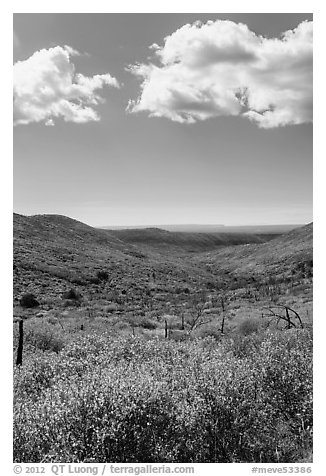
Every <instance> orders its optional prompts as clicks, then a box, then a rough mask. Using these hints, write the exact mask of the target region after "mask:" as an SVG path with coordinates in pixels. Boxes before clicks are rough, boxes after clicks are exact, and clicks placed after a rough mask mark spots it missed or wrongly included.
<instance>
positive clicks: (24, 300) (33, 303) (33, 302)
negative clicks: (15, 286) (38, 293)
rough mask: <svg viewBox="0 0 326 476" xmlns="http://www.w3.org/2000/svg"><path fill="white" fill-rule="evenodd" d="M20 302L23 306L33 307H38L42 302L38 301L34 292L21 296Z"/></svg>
mask: <svg viewBox="0 0 326 476" xmlns="http://www.w3.org/2000/svg"><path fill="white" fill-rule="evenodd" d="M19 304H20V305H21V306H22V307H26V308H33V307H37V306H39V305H40V303H39V302H38V301H37V299H36V297H35V296H34V294H31V293H27V294H24V295H23V296H22V297H21V299H20V301H19Z"/></svg>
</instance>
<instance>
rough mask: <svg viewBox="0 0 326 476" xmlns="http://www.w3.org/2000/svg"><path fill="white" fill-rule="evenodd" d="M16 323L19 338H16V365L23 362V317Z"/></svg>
mask: <svg viewBox="0 0 326 476" xmlns="http://www.w3.org/2000/svg"><path fill="white" fill-rule="evenodd" d="M18 325H19V340H18V349H17V359H16V365H22V364H23V343H24V321H23V319H21V320H20V321H19V323H18Z"/></svg>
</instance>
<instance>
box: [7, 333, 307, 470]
mask: <svg viewBox="0 0 326 476" xmlns="http://www.w3.org/2000/svg"><path fill="white" fill-rule="evenodd" d="M244 340H248V342H249V340H250V341H251V345H250V346H249V345H248V346H247V348H246V349H247V351H246V355H245V356H244V357H240V356H237V355H236V345H237V344H236V343H235V341H232V340H229V339H228V340H223V341H222V342H221V343H217V342H216V341H214V339H211V338H210V339H198V340H192V341H187V342H174V341H172V340H169V339H165V340H159V339H151V340H145V339H141V338H137V337H132V336H130V337H127V338H123V337H116V338H108V337H107V336H105V335H95V334H94V335H88V336H87V335H79V336H76V337H75V338H74V339H72V340H71V342H70V343H69V344H67V345H66V346H65V347H64V348H63V349H62V351H61V352H60V353H59V354H58V355H55V354H44V355H43V356H41V358H40V356H39V355H34V354H33V355H31V356H30V358H29V360H28V361H27V362H26V364H24V365H23V366H22V368H20V369H19V371H18V370H15V375H14V377H15V380H14V381H15V389H14V399H15V401H14V461H15V462H25V463H31V462H36V463H37V462H40V461H46V462H66V461H71V462H88V461H96V462H98V463H101V462H107V461H110V462H112V463H115V462H117V463H118V462H128V463H143V462H171V463H185V462H187V463H195V462H196V463H203V462H206V463H216V462H217V463H218V462H224V463H226V462H230V463H231V462H236V463H239V462H248V463H252V462H258V463H259V462H260V463H266V462H269V463H281V462H285V463H293V462H298V461H302V457H303V455H305V454H308V451H307V449H309V448H311V444H312V441H311V439H312V337H311V334H310V332H309V331H306V330H293V331H292V330H290V331H286V332H274V333H272V332H267V333H266V334H264V335H256V334H252V335H250V336H248V337H245V338H244ZM276 450H277V451H276Z"/></svg>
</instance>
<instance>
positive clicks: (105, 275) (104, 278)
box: [96, 271, 109, 281]
mask: <svg viewBox="0 0 326 476" xmlns="http://www.w3.org/2000/svg"><path fill="white" fill-rule="evenodd" d="M96 277H97V278H98V279H99V280H100V281H108V279H109V273H108V272H107V271H98V272H97V273H96Z"/></svg>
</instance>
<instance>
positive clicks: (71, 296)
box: [62, 288, 81, 301]
mask: <svg viewBox="0 0 326 476" xmlns="http://www.w3.org/2000/svg"><path fill="white" fill-rule="evenodd" d="M62 297H63V299H71V300H74V301H79V300H81V295H80V294H79V293H78V292H77V291H76V290H75V289H73V288H72V289H69V291H66V292H65V293H63V295H62Z"/></svg>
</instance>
